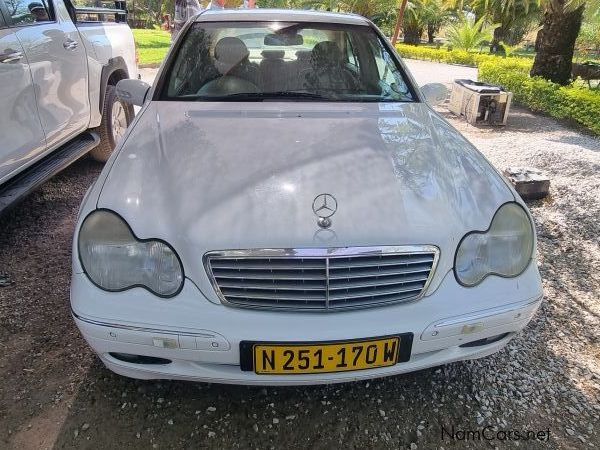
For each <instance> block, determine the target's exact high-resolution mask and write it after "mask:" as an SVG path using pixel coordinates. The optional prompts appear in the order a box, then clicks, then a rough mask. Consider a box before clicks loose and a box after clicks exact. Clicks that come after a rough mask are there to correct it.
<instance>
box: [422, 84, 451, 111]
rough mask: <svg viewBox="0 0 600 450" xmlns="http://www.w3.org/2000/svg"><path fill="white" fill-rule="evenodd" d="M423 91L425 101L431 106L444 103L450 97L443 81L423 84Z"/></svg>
mask: <svg viewBox="0 0 600 450" xmlns="http://www.w3.org/2000/svg"><path fill="white" fill-rule="evenodd" d="M421 93H422V94H423V96H424V97H425V101H426V102H427V103H429V104H430V105H431V106H435V105H439V104H440V103H444V102H445V101H446V98H447V97H448V88H447V87H446V85H445V84H442V83H428V84H426V85H424V86H421Z"/></svg>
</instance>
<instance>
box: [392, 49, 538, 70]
mask: <svg viewBox="0 0 600 450" xmlns="http://www.w3.org/2000/svg"><path fill="white" fill-rule="evenodd" d="M396 49H397V50H398V53H400V55H402V57H404V58H413V59H425V60H428V61H436V62H443V63H448V64H462V65H465V66H473V67H477V66H479V64H481V63H483V62H485V61H497V60H498V59H499V58H500V57H499V56H495V55H490V54H488V53H476V52H467V51H465V50H449V49H436V48H431V47H422V46H413V45H405V44H398V45H396ZM511 60H518V61H521V62H522V63H523V64H528V67H529V69H531V64H532V60H531V59H527V58H516V57H515V58H511Z"/></svg>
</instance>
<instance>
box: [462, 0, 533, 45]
mask: <svg viewBox="0 0 600 450" xmlns="http://www.w3.org/2000/svg"><path fill="white" fill-rule="evenodd" d="M539 2H540V0H473V1H472V2H471V3H470V7H471V9H472V11H473V12H474V13H475V16H476V17H477V18H480V17H483V16H485V17H487V20H488V22H490V23H497V24H498V26H497V27H496V28H495V29H494V35H493V38H492V45H491V47H492V49H494V50H495V49H497V48H498V45H499V43H500V41H505V42H509V43H510V44H513V45H515V44H518V43H519V41H520V40H521V39H522V38H523V35H520V36H518V35H517V36H511V34H513V33H511V31H513V30H514V29H515V28H517V27H518V28H519V29H521V30H522V33H525V32H526V30H527V28H528V27H527V25H528V24H529V23H531V22H533V21H537V19H538V18H539ZM517 34H518V33H517ZM509 38H510V39H509Z"/></svg>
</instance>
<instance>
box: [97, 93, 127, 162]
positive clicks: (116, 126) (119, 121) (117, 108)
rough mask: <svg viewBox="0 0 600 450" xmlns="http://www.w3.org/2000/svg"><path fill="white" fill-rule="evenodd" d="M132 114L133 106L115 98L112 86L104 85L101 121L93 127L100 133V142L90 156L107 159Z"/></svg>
mask: <svg viewBox="0 0 600 450" xmlns="http://www.w3.org/2000/svg"><path fill="white" fill-rule="evenodd" d="M133 115H134V113H133V106H132V105H130V104H127V103H124V102H121V100H119V99H118V98H117V94H116V89H115V87H114V86H112V85H108V86H106V95H105V96H104V111H102V123H101V124H100V126H99V127H97V128H95V129H94V131H97V132H98V133H99V134H100V144H98V146H97V147H96V148H95V149H93V150H92V151H91V152H90V155H91V156H92V158H94V159H95V160H96V161H100V162H105V161H106V160H108V158H109V157H110V155H111V153H112V152H113V150H114V149H115V146H116V145H117V143H118V142H119V140H120V139H121V138H122V137H123V135H124V134H125V130H127V127H128V126H129V124H130V123H131V121H132V120H133Z"/></svg>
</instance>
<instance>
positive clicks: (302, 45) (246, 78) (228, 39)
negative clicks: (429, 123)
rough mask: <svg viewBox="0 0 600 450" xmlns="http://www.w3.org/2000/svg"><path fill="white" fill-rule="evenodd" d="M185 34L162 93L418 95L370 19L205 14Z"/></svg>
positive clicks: (385, 98) (223, 97)
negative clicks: (206, 19)
mask: <svg viewBox="0 0 600 450" xmlns="http://www.w3.org/2000/svg"><path fill="white" fill-rule="evenodd" d="M181 39H183V42H182V43H181V46H180V49H179V51H178V52H177V55H176V57H175V58H174V60H172V62H171V64H170V67H168V68H167V69H166V79H165V82H164V83H163V85H162V86H163V88H162V92H161V94H160V98H161V99H163V100H189V101H202V100H205V101H217V100H218V101H227V100H230V101H260V100H265V99H276V100H290V101H293V100H299V99H302V100H311V99H312V100H321V101H323V100H325V101H353V102H399V101H403V102H406V101H414V97H413V94H412V93H411V91H410V89H409V86H408V84H407V82H406V80H405V78H404V75H403V71H402V69H401V67H399V66H398V65H397V62H396V60H395V59H394V57H393V56H392V55H391V54H390V52H389V50H388V48H387V47H386V45H385V44H384V43H383V42H382V41H381V39H380V38H379V36H378V35H377V34H376V33H375V30H373V29H372V28H371V27H368V26H351V25H343V24H316V23H315V24H312V23H282V22H266V23H253V22H237V23H235V22H232V23H225V22H224V23H202V22H199V23H196V24H194V25H193V26H192V27H191V28H190V29H189V30H188V32H187V33H186V35H185V36H183V37H181Z"/></svg>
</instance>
